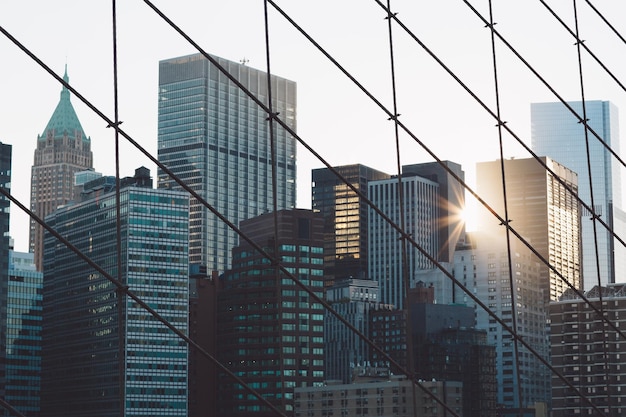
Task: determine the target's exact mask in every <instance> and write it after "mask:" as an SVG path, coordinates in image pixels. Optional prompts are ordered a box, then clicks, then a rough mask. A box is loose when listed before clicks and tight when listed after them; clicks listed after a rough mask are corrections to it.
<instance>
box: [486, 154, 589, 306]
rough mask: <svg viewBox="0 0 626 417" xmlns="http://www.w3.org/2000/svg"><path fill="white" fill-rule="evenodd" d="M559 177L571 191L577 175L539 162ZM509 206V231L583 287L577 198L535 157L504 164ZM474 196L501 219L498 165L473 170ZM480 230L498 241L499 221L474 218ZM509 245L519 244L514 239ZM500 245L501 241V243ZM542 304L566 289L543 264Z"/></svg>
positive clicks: (490, 216)
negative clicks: (513, 232)
mask: <svg viewBox="0 0 626 417" xmlns="http://www.w3.org/2000/svg"><path fill="white" fill-rule="evenodd" d="M541 160H542V161H543V163H544V164H545V165H546V166H548V167H549V168H550V169H551V170H552V172H554V173H555V175H556V176H558V178H560V179H561V181H563V182H564V183H565V184H567V185H568V187H569V188H570V189H572V190H573V191H574V192H576V190H577V189H578V180H577V176H576V173H575V172H573V171H572V170H570V169H568V168H566V167H565V166H563V165H561V164H559V163H558V162H556V161H554V160H553V159H551V158H549V157H541ZM504 176H505V178H506V190H507V195H506V197H507V204H508V213H509V219H510V220H511V227H512V228H513V229H515V231H516V232H517V233H519V234H520V235H521V236H522V237H523V238H524V239H525V240H526V241H527V242H528V243H530V244H531V245H532V246H533V247H534V248H535V249H536V250H537V252H538V253H539V254H540V255H541V256H542V257H543V258H544V259H545V260H546V261H548V262H549V263H550V265H551V266H552V267H553V268H554V269H556V271H558V273H559V274H560V275H561V276H562V277H563V278H564V279H566V280H567V281H568V282H569V283H570V284H571V285H572V286H574V287H575V288H581V285H582V282H581V275H580V271H581V266H580V256H581V255H580V210H579V204H578V201H577V200H576V197H575V196H574V195H572V194H571V193H570V192H569V191H567V189H566V188H565V186H564V185H563V184H561V182H559V181H558V180H557V179H556V178H554V177H553V176H552V174H550V173H549V172H548V171H547V170H546V169H545V168H544V167H543V166H542V165H541V164H540V163H539V162H538V161H536V160H535V159H534V158H527V159H507V160H505V161H504ZM476 189H477V192H478V195H480V196H481V198H482V199H483V200H484V201H485V202H486V203H487V204H488V205H489V206H491V207H492V208H493V209H494V210H495V211H496V212H497V213H498V214H499V215H500V217H503V218H504V194H503V187H502V169H501V162H500V160H497V161H490V162H481V163H478V164H477V165H476ZM478 227H479V230H481V231H483V232H485V233H489V234H492V235H493V236H502V235H501V230H500V229H503V226H502V225H500V222H499V220H498V219H497V218H496V217H495V216H493V214H492V213H490V212H487V211H484V212H482V214H481V215H480V216H478ZM511 240H517V238H516V237H515V236H512V239H511ZM502 243H503V244H504V243H505V241H504V240H503V241H502ZM539 276H540V282H541V289H542V290H543V295H544V299H545V301H546V302H547V301H548V300H556V299H558V297H559V296H560V295H561V294H562V293H563V291H565V290H566V289H568V288H569V286H568V285H567V284H566V283H565V282H564V281H563V279H561V278H560V277H559V275H558V274H557V273H556V272H555V271H553V270H552V269H551V268H550V267H548V266H547V265H546V264H545V263H543V262H541V263H540V267H539Z"/></svg>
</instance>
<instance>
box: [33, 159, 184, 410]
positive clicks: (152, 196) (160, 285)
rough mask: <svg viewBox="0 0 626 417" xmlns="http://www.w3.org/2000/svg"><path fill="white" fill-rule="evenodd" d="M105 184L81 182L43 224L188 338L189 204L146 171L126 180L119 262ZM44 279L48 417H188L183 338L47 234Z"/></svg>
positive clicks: (113, 217) (111, 198) (112, 196)
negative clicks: (77, 197) (78, 196)
mask: <svg viewBox="0 0 626 417" xmlns="http://www.w3.org/2000/svg"><path fill="white" fill-rule="evenodd" d="M146 171H147V172H146ZM106 180H107V177H102V178H99V179H96V180H93V181H91V182H88V183H86V184H85V191H84V192H83V194H82V199H83V201H81V202H77V203H75V204H72V205H67V206H65V207H63V208H60V209H58V210H57V211H55V212H53V213H52V214H50V215H49V216H48V217H46V221H47V223H48V224H49V225H50V226H51V227H53V228H54V229H55V230H56V231H57V232H58V233H60V234H61V235H62V236H64V237H65V238H66V239H68V240H69V241H70V242H71V243H72V244H73V245H74V246H76V247H77V248H78V249H79V250H80V251H81V252H82V253H83V254H85V255H87V256H88V257H89V258H90V259H91V260H93V261H94V262H96V263H97V264H98V265H99V266H100V267H102V268H103V269H104V270H105V271H107V272H108V273H109V274H110V275H111V276H113V277H117V270H118V262H121V263H122V265H121V271H122V276H121V277H119V279H121V281H122V283H123V284H124V285H128V286H129V287H130V289H131V290H132V291H133V292H134V293H135V294H136V295H137V296H139V297H140V298H141V299H142V300H143V301H145V302H146V303H148V304H149V305H150V306H151V307H152V308H154V309H155V310H156V311H157V312H158V313H159V314H161V315H162V316H163V317H164V318H165V319H166V320H168V321H169V322H170V323H172V324H173V325H174V326H176V327H177V328H178V329H179V330H181V331H182V332H184V333H187V331H188V320H189V317H188V314H189V307H188V301H189V300H188V299H189V287H188V285H189V282H188V278H189V265H188V228H189V196H188V195H187V193H183V192H178V191H172V190H158V189H157V190H155V189H152V188H150V186H151V180H149V171H148V170H147V169H145V168H139V169H138V170H137V171H136V174H135V177H134V178H133V179H130V178H126V179H123V180H122V184H127V186H126V187H123V188H122V189H121V190H120V201H121V203H120V204H121V207H120V211H121V218H120V223H121V241H122V245H121V258H119V259H118V256H117V246H116V240H117V239H116V220H117V216H116V198H115V193H114V192H108V193H107V192H103V191H102V189H103V184H104V185H106V184H107V181H106ZM44 275H45V279H44V287H43V291H44V305H43V315H44V322H45V323H46V328H45V332H44V335H43V346H44V349H43V352H44V355H43V359H42V367H43V370H42V413H44V415H46V416H51V417H52V416H63V417H70V416H85V415H98V416H103V417H104V416H111V417H113V416H115V417H118V416H120V415H126V416H144V417H152V416H161V415H162V416H181V417H182V416H187V360H188V353H187V344H186V343H185V342H184V341H183V340H181V339H180V338H179V337H178V336H176V335H175V334H174V333H173V332H172V331H171V330H169V329H168V328H166V327H165V326H164V325H163V324H162V323H160V322H159V321H157V320H156V319H154V318H153V317H152V316H151V315H150V314H149V313H148V312H147V311H145V310H144V309H143V308H141V307H140V306H139V305H138V304H137V303H136V302H134V301H132V300H131V299H130V298H129V297H127V296H126V295H124V294H123V293H122V294H121V295H120V293H119V292H117V291H116V287H115V286H114V285H113V284H112V283H111V282H110V281H109V280H107V279H106V278H105V277H103V276H102V275H101V274H100V273H98V272H97V271H95V270H94V269H93V268H91V267H90V266H89V265H88V264H87V263H85V261H84V260H82V259H80V258H79V257H78V256H76V255H75V254H74V253H73V252H72V251H70V250H69V249H68V248H67V247H66V246H65V245H64V244H62V243H61V242H59V241H58V240H57V239H56V238H54V237H53V236H51V235H50V234H49V233H46V237H45V253H44ZM120 309H121V311H120ZM120 317H121V320H120ZM120 355H121V356H120ZM120 378H121V379H122V380H121V381H120ZM121 407H123V412H122V410H121Z"/></svg>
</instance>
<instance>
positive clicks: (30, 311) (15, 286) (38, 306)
mask: <svg viewBox="0 0 626 417" xmlns="http://www.w3.org/2000/svg"><path fill="white" fill-rule="evenodd" d="M42 289H43V273H42V272H40V271H37V270H36V268H35V261H34V255H33V254H32V253H23V252H15V251H12V250H11V251H10V252H9V280H8V285H7V302H6V306H7V315H6V317H5V319H4V320H3V323H2V325H3V327H4V326H6V333H4V334H5V335H6V383H5V385H4V392H5V394H4V399H5V401H6V402H8V403H9V404H11V405H12V406H13V407H15V408H16V409H17V410H19V411H20V412H22V413H24V414H26V415H28V416H33V417H37V416H39V415H40V395H41V331H42V320H41V319H42ZM3 415H4V414H3Z"/></svg>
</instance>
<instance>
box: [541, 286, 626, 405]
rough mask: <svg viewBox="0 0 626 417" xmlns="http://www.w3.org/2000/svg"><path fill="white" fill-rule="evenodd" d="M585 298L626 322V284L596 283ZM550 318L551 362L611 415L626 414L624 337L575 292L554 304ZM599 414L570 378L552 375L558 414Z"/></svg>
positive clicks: (618, 322) (614, 319)
mask: <svg viewBox="0 0 626 417" xmlns="http://www.w3.org/2000/svg"><path fill="white" fill-rule="evenodd" d="M600 291H602V304H600ZM585 297H586V298H587V299H588V300H590V301H591V303H592V305H593V306H594V307H595V308H596V309H597V310H600V311H602V312H603V314H604V316H605V317H606V318H607V319H608V320H610V321H611V322H612V323H613V324H614V325H615V326H616V327H617V328H619V329H623V328H624V327H625V326H626V284H610V285H607V286H606V287H601V288H599V287H597V286H596V287H594V288H592V289H591V290H589V291H587V292H586V293H585ZM550 321H551V323H552V324H551V328H552V333H551V336H550V343H551V351H552V366H554V368H555V369H556V370H557V371H558V372H559V373H560V374H561V375H563V376H564V377H565V378H567V380H568V381H569V382H570V383H571V384H572V385H574V386H575V387H576V388H577V389H578V390H579V391H580V392H581V393H582V394H583V395H584V396H585V397H586V398H587V399H588V400H589V401H591V402H592V403H593V404H594V405H595V406H596V407H598V408H599V409H600V410H602V412H604V413H605V414H606V415H607V416H611V417H613V416H624V415H626V408H625V407H624V404H626V391H625V390H624V379H625V378H626V377H625V376H624V369H623V368H624V361H623V358H624V355H626V344H625V343H624V339H623V337H622V336H620V335H619V334H618V333H616V332H615V330H614V329H612V328H610V327H609V325H608V324H607V323H605V322H604V321H603V320H601V319H600V318H599V317H598V313H597V312H596V311H595V310H594V309H593V308H592V307H591V306H590V305H589V304H588V303H587V302H586V301H584V300H582V299H581V298H580V297H579V296H578V295H577V294H575V293H573V292H571V291H570V292H568V293H565V294H563V295H562V296H561V298H560V299H559V300H558V301H553V302H551V303H550ZM597 414H598V413H597V412H596V411H595V410H594V409H593V408H592V407H591V406H590V405H589V404H588V402H587V401H586V400H585V399H583V398H581V397H580V395H579V394H577V393H576V392H575V391H574V390H572V389H571V388H570V387H569V386H567V385H566V384H565V382H563V381H562V380H561V379H560V378H558V377H557V376H556V375H553V376H552V415H553V417H569V416H574V415H580V416H589V415H597Z"/></svg>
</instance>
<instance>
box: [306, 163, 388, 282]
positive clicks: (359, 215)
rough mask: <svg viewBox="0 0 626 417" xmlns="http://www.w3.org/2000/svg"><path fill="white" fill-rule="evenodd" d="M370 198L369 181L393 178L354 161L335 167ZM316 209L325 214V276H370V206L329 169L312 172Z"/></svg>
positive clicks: (328, 280)
mask: <svg viewBox="0 0 626 417" xmlns="http://www.w3.org/2000/svg"><path fill="white" fill-rule="evenodd" d="M333 168H334V169H335V170H336V171H337V172H338V173H339V174H341V175H342V176H343V177H344V178H345V179H346V180H347V181H348V182H349V183H350V184H352V185H353V186H354V187H355V188H356V189H357V190H359V191H361V193H363V194H364V195H365V196H366V197H367V183H368V181H372V180H382V179H387V178H389V174H385V173H384V172H381V171H377V170H375V169H373V168H369V167H367V166H365V165H361V164H354V165H344V166H339V167H333ZM311 177H312V180H313V186H312V187H311V193H312V205H311V207H312V208H313V210H319V211H320V212H321V213H322V216H323V217H324V277H325V280H326V284H327V285H328V286H329V285H332V284H333V281H334V280H335V279H341V278H347V277H354V278H358V279H364V278H366V277H367V241H368V238H367V236H368V228H367V213H368V209H369V206H368V205H367V204H366V203H365V201H362V200H361V198H360V197H359V196H358V195H357V194H356V193H355V192H354V191H352V190H351V189H350V188H349V187H348V185H347V184H345V183H344V182H343V181H342V180H340V179H339V178H337V176H336V175H335V174H334V173H333V172H332V171H331V170H330V169H328V168H319V169H314V170H313V171H312V175H311Z"/></svg>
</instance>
